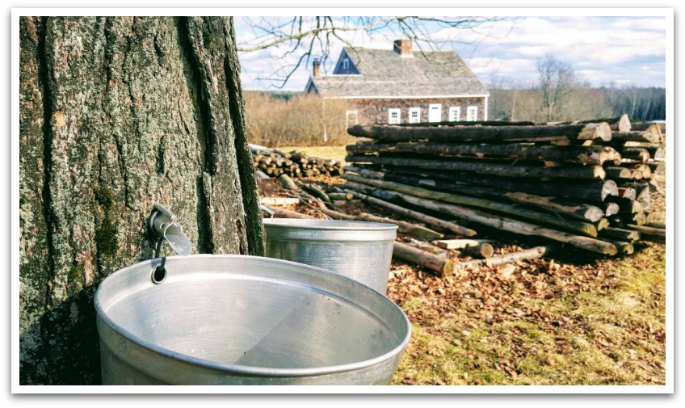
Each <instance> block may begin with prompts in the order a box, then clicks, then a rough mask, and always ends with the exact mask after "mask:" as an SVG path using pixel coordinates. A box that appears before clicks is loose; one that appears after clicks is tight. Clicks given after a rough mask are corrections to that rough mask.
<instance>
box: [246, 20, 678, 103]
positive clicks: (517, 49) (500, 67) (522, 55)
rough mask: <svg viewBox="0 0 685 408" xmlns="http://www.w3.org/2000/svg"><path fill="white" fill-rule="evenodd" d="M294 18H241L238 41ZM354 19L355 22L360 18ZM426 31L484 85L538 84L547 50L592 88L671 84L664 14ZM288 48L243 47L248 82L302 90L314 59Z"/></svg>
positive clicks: (385, 34) (363, 40)
mask: <svg viewBox="0 0 685 408" xmlns="http://www.w3.org/2000/svg"><path fill="white" fill-rule="evenodd" d="M290 18H291V17H266V16H265V17H236V18H235V23H236V24H235V27H236V37H237V38H236V40H237V42H238V46H239V47H244V48H247V47H251V46H254V45H255V44H257V43H260V42H261V41H266V40H268V38H269V37H267V36H264V32H263V30H262V29H261V28H264V27H266V26H271V27H273V26H277V25H279V24H281V23H283V22H284V21H287V19H290ZM351 21H352V23H351V24H350V27H353V28H354V26H355V24H354V22H355V20H354V19H352V20H351ZM260 27H261V28H260ZM287 27H289V25H288V26H285V27H284V29H285V28H287ZM423 31H424V33H425V35H426V36H427V37H429V38H431V40H433V42H434V44H433V45H432V46H433V47H436V49H440V50H443V51H448V50H453V51H456V52H457V53H458V54H459V55H460V56H461V57H462V58H463V59H464V61H465V62H466V63H467V65H468V66H469V67H471V69H472V70H473V72H474V73H475V74H476V75H477V76H478V78H479V79H480V80H481V81H482V82H483V84H484V85H485V86H486V87H495V86H505V87H511V86H531V85H534V84H535V82H536V79H537V62H538V61H539V60H540V59H541V58H543V57H544V56H545V55H548V54H549V55H552V56H554V57H555V58H557V59H559V60H561V61H563V62H565V63H567V64H569V65H571V67H573V69H574V71H575V73H576V75H577V76H578V78H579V79H581V80H582V81H584V82H586V83H588V84H590V85H591V86H610V85H614V86H633V85H635V86H656V87H665V85H666V82H665V81H666V18H664V17H587V16H568V17H542V16H537V17H508V18H506V19H503V20H501V19H500V20H497V21H486V22H483V23H481V24H478V25H476V26H474V27H469V28H453V27H449V28H446V27H438V26H437V25H436V24H427V25H426V26H424V27H423ZM340 37H341V38H342V39H344V40H345V41H347V42H349V43H350V44H353V45H354V46H361V47H366V48H380V49H391V48H392V40H394V39H397V38H401V36H400V34H399V32H398V31H397V30H393V29H392V28H387V29H382V30H378V31H376V32H374V33H373V34H368V33H365V32H363V31H358V30H354V29H353V30H350V31H348V32H342V33H340ZM343 46H344V44H343V42H342V41H341V40H336V39H332V40H331V41H330V52H329V54H330V60H329V61H328V63H327V65H326V66H325V67H324V68H325V69H326V70H327V71H328V72H330V70H331V69H332V64H333V63H334V62H335V60H336V59H337V57H338V55H339V53H340V50H341V49H342V48H343ZM426 47H429V45H426ZM289 49H290V48H289V47H288V45H287V44H280V45H277V46H273V47H269V48H266V49H263V50H258V51H252V52H240V54H239V56H240V60H241V66H242V74H241V79H242V84H243V88H244V89H246V90H274V91H276V90H282V91H302V90H303V89H304V87H305V85H306V83H307V80H308V78H309V76H310V74H311V60H310V61H309V63H305V62H304V61H303V63H302V65H301V66H300V67H299V68H298V69H297V70H295V71H293V70H292V69H293V67H294V65H295V64H296V63H297V61H298V59H299V58H300V57H301V56H302V55H303V53H304V49H303V48H300V49H297V50H296V51H295V52H292V53H289V54H288V53H287V51H288V50H289ZM320 55H321V49H320V48H318V47H315V48H314V51H313V53H312V56H314V57H318V56H320ZM290 72H292V75H291V76H290V78H289V79H288V81H287V82H286V83H285V84H283V78H285V76H286V75H287V74H288V73H290ZM281 86H282V87H281Z"/></svg>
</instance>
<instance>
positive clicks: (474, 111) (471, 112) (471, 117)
mask: <svg viewBox="0 0 685 408" xmlns="http://www.w3.org/2000/svg"><path fill="white" fill-rule="evenodd" d="M466 120H467V121H469V122H475V121H476V120H478V106H469V107H468V108H466Z"/></svg>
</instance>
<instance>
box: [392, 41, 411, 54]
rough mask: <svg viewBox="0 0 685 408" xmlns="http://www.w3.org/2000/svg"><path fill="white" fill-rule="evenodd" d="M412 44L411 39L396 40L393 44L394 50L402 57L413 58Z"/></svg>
mask: <svg viewBox="0 0 685 408" xmlns="http://www.w3.org/2000/svg"><path fill="white" fill-rule="evenodd" d="M411 48H412V42H411V39H406V40H395V42H394V43H393V50H394V51H395V52H396V53H398V54H400V56H402V57H412V56H414V54H412V52H411Z"/></svg>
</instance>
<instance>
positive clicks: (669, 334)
mask: <svg viewBox="0 0 685 408" xmlns="http://www.w3.org/2000/svg"><path fill="white" fill-rule="evenodd" d="M316 10H317V9H315V8H269V9H255V8H245V9H219V8H212V9H187V8H165V9H156V8H133V9H130V8H129V9H116V8H40V9H38V8H33V9H29V8H15V9H12V12H11V45H10V46H11V56H12V59H11V68H10V70H11V103H10V106H11V128H12V129H11V140H10V147H11V203H10V209H11V214H12V216H11V220H10V223H11V238H10V243H11V248H10V255H11V256H10V259H11V261H10V263H11V292H10V294H11V299H10V301H11V305H12V307H13V310H12V313H11V320H10V321H11V330H10V343H11V370H10V373H11V375H12V378H11V383H10V384H11V392H12V393H21V394H28V393H32V394H73V393H82V394H103V393H108V394H111V393H127V394H193V393H203V394H225V393H231V394H250V393H259V394H273V393H276V394H302V393H311V394H330V393H363V394H388V393H392V394H429V393H430V394H454V393H461V394H482V393H506V394H531V393H535V394H561V393H563V394H567V393H586V394H670V393H673V392H674V389H675V387H674V370H675V356H674V343H675V338H674V336H675V326H674V302H675V299H674V297H675V286H674V285H675V281H674V267H675V264H674V261H675V258H674V257H675V254H674V247H673V245H674V237H675V215H674V212H675V206H674V203H675V201H674V196H675V194H677V192H676V190H675V189H674V187H675V184H674V183H675V182H674V178H675V171H674V167H675V165H676V162H675V160H674V158H675V152H674V150H675V148H670V149H667V152H666V156H667V157H666V162H667V163H668V166H667V167H666V190H667V191H668V192H672V193H669V194H668V195H667V196H666V202H667V209H668V211H667V213H666V224H667V231H666V385H663V386H608V385H607V386H521V387H514V386H406V387H401V386H373V387H371V386H350V387H347V386H345V387H342V386H302V387H300V386H297V387H278V386H260V387H258V388H255V387H253V386H211V387H203V386H184V387H161V388H160V387H145V386H133V387H127V386H96V387H93V386H62V387H57V386H50V387H46V386H34V385H31V386H27V385H20V384H19V383H18V381H19V336H18V333H17V331H18V328H19V314H18V305H19V288H18V283H19V160H18V158H19V112H18V101H19V71H18V64H19V40H18V32H19V17H21V16H30V15H49V16H79V15H99V16H116V15H131V16H147V15H159V16H173V15H206V16H213V15H234V16H261V15H287V16H291V15H293V14H295V13H299V14H302V15H315V14H316ZM674 11H675V10H674V9H673V8H618V9H616V8H594V9H583V8H551V9H550V8H530V9H522V8H494V9H488V8H479V9H478V8H459V9H456V8H441V9H440V13H441V14H444V15H450V14H454V13H459V15H464V16H468V15H472V16H481V15H503V16H504V15H509V16H656V17H665V18H666V24H667V27H666V73H667V74H666V103H667V107H666V126H667V128H668V129H669V132H667V135H666V139H667V144H668V145H669V146H671V147H675V144H674V136H673V134H674V130H675V120H674V119H675V110H674V109H675V107H674V101H675V97H674V93H675V89H676V88H675V72H674V68H675V63H674V62H675V60H674V47H675V30H674V28H675V18H674V16H675V13H674ZM388 12H389V9H366V8H356V9H350V8H331V9H326V14H328V15H384V14H387V13H388ZM392 14H394V15H424V16H427V15H434V14H436V10H431V9H415V8H393V9H392ZM629 401H631V400H629ZM670 401H671V402H672V401H673V400H672V399H671V400H670ZM538 402H540V401H538ZM576 402H577V401H576ZM576 402H573V404H574V405H575V404H576ZM632 402H635V400H634V399H633V400H632ZM644 402H645V401H637V403H638V404H642V403H644ZM662 402H665V401H663V400H662ZM47 403H49V402H48V401H42V404H41V405H44V404H47Z"/></svg>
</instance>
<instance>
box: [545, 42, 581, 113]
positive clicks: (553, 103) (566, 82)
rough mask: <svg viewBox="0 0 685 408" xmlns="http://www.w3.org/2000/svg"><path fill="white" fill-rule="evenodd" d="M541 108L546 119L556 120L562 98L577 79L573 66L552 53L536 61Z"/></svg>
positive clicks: (560, 110)
mask: <svg viewBox="0 0 685 408" xmlns="http://www.w3.org/2000/svg"><path fill="white" fill-rule="evenodd" d="M538 74H539V75H540V90H541V91H542V110H543V115H544V118H545V119H546V120H547V121H553V120H558V119H559V116H560V115H561V114H562V112H563V104H564V100H565V99H566V98H567V97H568V96H569V95H570V94H571V92H572V91H573V87H574V84H575V82H576V81H577V78H576V75H575V72H574V71H573V68H572V67H571V66H570V65H569V64H567V63H565V62H563V61H560V60H558V59H557V58H555V57H554V56H552V55H549V54H548V55H546V56H545V57H544V58H543V59H541V60H539V61H538Z"/></svg>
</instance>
